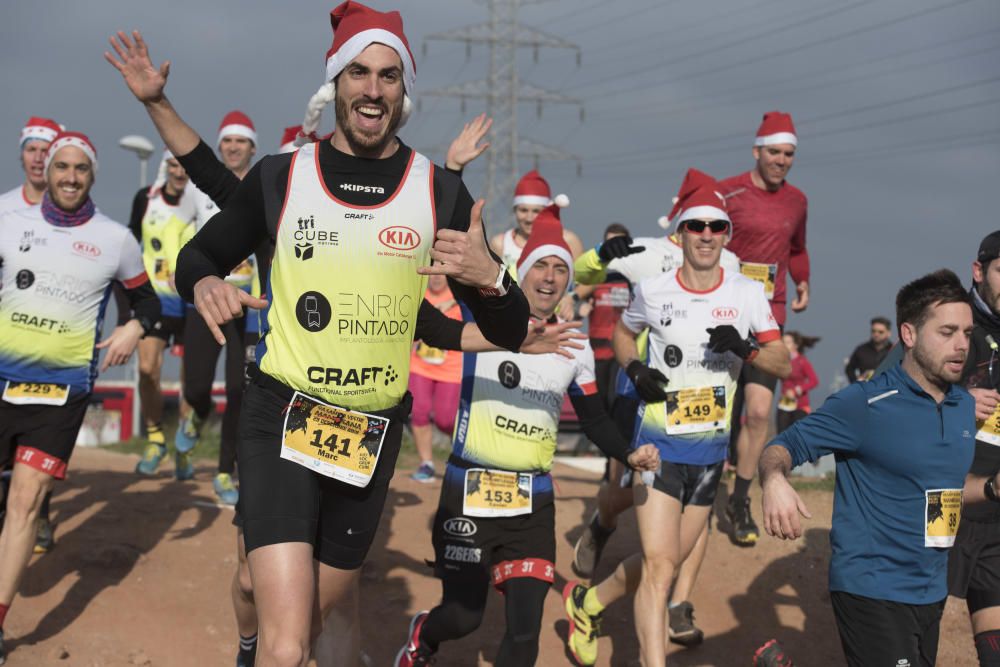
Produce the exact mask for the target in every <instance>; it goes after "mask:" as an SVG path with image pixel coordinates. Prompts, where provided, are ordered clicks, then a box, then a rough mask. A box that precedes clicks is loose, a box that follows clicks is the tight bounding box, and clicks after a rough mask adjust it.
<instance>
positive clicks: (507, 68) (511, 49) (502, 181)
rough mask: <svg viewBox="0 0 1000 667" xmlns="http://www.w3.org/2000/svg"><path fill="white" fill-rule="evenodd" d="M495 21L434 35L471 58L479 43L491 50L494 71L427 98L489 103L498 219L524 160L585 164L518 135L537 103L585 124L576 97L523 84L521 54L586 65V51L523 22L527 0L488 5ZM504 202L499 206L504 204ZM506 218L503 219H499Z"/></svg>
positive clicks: (489, 188) (490, 190)
mask: <svg viewBox="0 0 1000 667" xmlns="http://www.w3.org/2000/svg"><path fill="white" fill-rule="evenodd" d="M486 4H487V6H488V9H489V20H488V21H486V22H484V23H478V24H475V25H470V26H465V27H463V28H457V29H455V30H448V31H445V32H439V33H435V34H433V35H428V36H427V37H426V39H425V41H424V45H423V46H424V51H425V52H426V49H427V41H428V40H440V41H451V42H464V43H465V50H466V57H467V58H468V57H470V55H471V50H472V45H473V44H485V45H487V46H488V47H489V72H488V74H487V76H486V78H485V79H480V80H478V81H470V82H466V83H458V84H454V85H451V86H445V87H443V88H437V89H435V90H430V91H427V92H425V93H423V94H424V95H428V96H431V97H452V98H458V99H460V100H461V102H462V110H463V111H464V110H465V102H466V100H469V99H479V100H485V102H486V113H487V115H488V116H490V117H491V118H493V127H492V128H491V129H490V137H489V140H490V144H491V145H490V149H489V150H488V151H487V152H486V155H485V157H486V200H487V202H488V205H489V207H490V208H491V209H492V210H493V213H494V214H498V213H500V212H501V211H507V210H509V209H507V206H506V203H505V202H508V201H510V198H511V197H512V196H513V192H514V186H515V185H516V184H517V180H518V178H519V177H520V171H519V168H518V160H519V158H521V157H531V158H532V160H533V162H534V165H535V166H536V167H537V165H538V162H539V160H542V159H545V160H575V161H576V162H577V168H578V169H579V164H580V159H579V157H577V156H576V155H572V154H570V153H567V152H565V151H563V150H561V149H559V148H556V147H554V146H548V145H546V144H544V143H542V142H539V141H535V140H532V139H527V138H524V137H521V136H520V135H519V133H518V127H517V118H518V113H517V112H518V107H519V105H520V104H522V103H525V102H528V103H530V102H534V103H535V106H536V110H537V111H536V113H537V114H538V116H541V113H542V107H543V106H544V104H545V103H561V104H575V105H577V106H578V107H579V109H580V120H581V122H582V121H583V106H582V104H581V103H580V101H579V100H578V99H576V98H572V97H567V96H566V95H561V94H559V93H557V92H554V91H550V90H546V89H544V88H540V87H538V86H534V85H532V84H530V83H525V82H523V81H521V80H520V79H519V77H518V73H517V54H518V49H519V48H523V47H531V48H532V49H533V50H534V56H535V59H536V61H537V59H538V52H539V49H541V48H542V47H550V48H560V49H571V50H573V51H575V52H576V61H577V66H579V65H580V48H579V47H578V46H577V45H576V44H573V43H572V42H568V41H566V40H564V39H561V38H559V37H556V36H554V35H550V34H547V33H544V32H542V31H540V30H536V29H535V28H532V27H530V26H526V25H524V24H521V23H518V21H517V11H518V8H519V7H520V6H521V5H524V4H528V2H525V0H486ZM498 202H499V204H498ZM503 217H505V216H504V215H500V216H498V217H496V218H494V219H497V220H499V219H501V218H503Z"/></svg>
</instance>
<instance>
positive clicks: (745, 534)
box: [726, 497, 760, 547]
mask: <svg viewBox="0 0 1000 667" xmlns="http://www.w3.org/2000/svg"><path fill="white" fill-rule="evenodd" d="M726 518H727V519H729V523H731V524H732V526H733V532H732V534H731V537H732V539H733V542H735V543H736V544H738V545H740V546H742V547H752V546H754V545H755V544H757V540H759V539H760V529H759V528H757V524H756V523H754V521H753V516H751V514H750V499H749V498H736V497H732V498H730V499H729V504H728V505H726Z"/></svg>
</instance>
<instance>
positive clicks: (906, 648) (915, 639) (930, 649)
mask: <svg viewBox="0 0 1000 667" xmlns="http://www.w3.org/2000/svg"><path fill="white" fill-rule="evenodd" d="M830 603H831V604H832V605H833V615H834V616H835V617H836V619H837V629H838V630H840V642H841V644H842V645H843V647H844V656H845V657H846V658H847V664H848V665H849V666H850V667H867V666H868V665H892V666H893V667H895V666H896V665H900V666H902V665H906V666H907V667H918V666H921V667H922V666H925V665H933V664H934V661H935V660H936V658H937V647H938V634H939V632H940V629H941V614H942V613H943V612H944V603H945V601H944V600H941V601H940V602H935V603H933V604H904V603H902V602H890V601H888V600H876V599H873V598H866V597H862V596H860V595H853V594H851V593H845V592H844V591H830Z"/></svg>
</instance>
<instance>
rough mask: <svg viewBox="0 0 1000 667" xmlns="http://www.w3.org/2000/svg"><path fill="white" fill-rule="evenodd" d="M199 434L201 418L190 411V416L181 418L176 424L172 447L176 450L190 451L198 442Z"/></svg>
mask: <svg viewBox="0 0 1000 667" xmlns="http://www.w3.org/2000/svg"><path fill="white" fill-rule="evenodd" d="M200 435H201V420H200V419H199V418H198V415H196V414H194V412H193V411H192V413H191V416H190V417H188V418H187V419H182V420H181V422H180V424H178V425H177V435H175V436H174V447H175V448H176V449H177V451H178V452H190V451H191V450H192V449H194V447H195V445H197V444H198V437H199V436H200Z"/></svg>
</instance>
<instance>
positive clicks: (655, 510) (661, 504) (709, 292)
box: [564, 181, 790, 666]
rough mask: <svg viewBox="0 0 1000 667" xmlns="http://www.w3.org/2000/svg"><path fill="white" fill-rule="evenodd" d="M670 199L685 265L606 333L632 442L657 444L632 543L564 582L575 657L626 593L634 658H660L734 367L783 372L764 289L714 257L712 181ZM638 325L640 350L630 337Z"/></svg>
mask: <svg viewBox="0 0 1000 667" xmlns="http://www.w3.org/2000/svg"><path fill="white" fill-rule="evenodd" d="M677 207H678V210H679V215H678V235H679V236H680V239H681V246H682V248H683V250H684V263H683V264H682V265H681V267H680V268H679V269H676V270H673V271H668V272H667V273H663V274H661V275H659V276H656V277H654V278H650V279H648V280H644V281H642V282H640V283H639V285H638V286H637V287H636V290H635V298H634V299H633V301H632V303H631V304H630V305H629V307H628V309H626V311H625V312H624V313H623V314H622V319H621V320H620V321H619V323H618V327H617V328H616V330H615V333H614V339H613V344H614V347H615V356H616V357H617V359H618V362H619V363H620V364H621V365H622V367H623V368H625V370H626V373H627V374H628V376H629V378H630V379H631V380H632V382H633V384H634V385H635V387H636V390H637V392H638V394H639V396H640V398H641V399H642V400H643V402H642V403H641V404H640V406H639V414H638V417H637V426H636V433H635V436H634V438H633V442H653V443H654V444H656V445H657V447H658V448H659V450H660V455H661V457H662V458H663V467H662V468H661V470H660V474H659V476H657V477H655V478H653V477H652V476H651V475H649V476H645V475H644V476H643V478H642V479H640V478H639V477H635V478H634V479H633V480H632V482H633V484H632V486H633V491H634V493H635V505H636V515H637V518H638V524H639V534H640V537H641V542H642V547H643V551H642V553H641V554H635V555H634V556H632V557H630V558H629V559H627V560H626V561H625V562H623V563H622V564H620V565H619V566H618V568H617V570H616V571H615V572H614V574H612V576H610V577H609V578H607V579H605V580H604V581H602V582H600V583H599V584H598V585H597V586H594V587H593V588H590V589H587V588H585V587H583V586H580V585H578V584H575V583H574V582H570V583H569V584H567V586H566V589H565V591H564V597H565V600H566V611H567V613H568V614H569V616H570V620H571V623H572V631H571V632H570V635H569V646H570V650H571V652H572V653H573V655H574V656H575V657H576V659H577V661H578V662H579V663H580V664H585V665H592V664H594V662H595V661H596V659H597V640H596V636H595V634H596V633H595V631H594V630H595V626H596V618H597V617H598V616H599V615H600V613H601V611H603V609H604V607H605V606H606V605H608V604H610V603H611V602H612V601H614V600H616V599H618V598H620V597H622V596H624V595H626V594H627V593H629V592H632V591H636V597H635V621H636V630H637V633H638V635H639V645H640V655H641V658H642V661H643V664H644V665H649V666H655V665H663V664H664V653H663V647H664V621H665V613H664V612H665V611H666V602H667V600H666V593H667V591H669V590H670V585H671V581H672V579H673V575H674V572H675V571H676V569H677V568H678V567H679V566H680V564H681V563H682V562H683V560H684V559H685V558H686V557H687V555H688V553H690V551H691V550H692V548H693V547H694V544H695V542H696V540H697V539H698V537H699V536H700V535H701V534H702V532H703V530H704V528H705V524H706V522H707V520H708V516H709V513H710V512H711V507H712V503H713V501H714V499H715V492H716V488H717V487H718V482H719V478H720V476H721V474H722V466H723V462H724V461H725V457H726V447H727V444H728V442H729V425H730V419H731V417H732V396H733V394H734V392H735V390H736V381H737V378H738V377H739V374H740V371H741V369H742V368H743V365H744V363H750V364H753V366H754V367H755V368H762V369H764V370H766V371H768V372H770V373H774V374H776V375H779V376H785V375H787V374H788V372H789V371H790V364H789V361H788V351H787V350H786V349H785V346H784V345H783V344H782V343H781V335H780V332H779V330H778V325H777V323H776V322H775V321H774V318H773V316H772V315H771V310H770V306H769V305H768V303H767V298H766V297H765V295H764V290H763V287H762V286H761V285H760V284H759V283H755V282H753V281H752V280H750V279H748V278H745V277H744V276H742V275H740V274H739V273H732V272H727V271H726V270H725V269H723V268H722V267H721V266H720V258H721V254H722V249H723V246H724V245H725V243H726V242H727V240H728V238H729V235H730V233H731V230H732V223H731V222H730V220H729V216H728V214H727V212H726V206H725V200H724V199H723V198H722V196H721V195H720V194H719V193H718V192H717V186H716V184H715V182H714V181H712V182H703V183H702V184H701V185H700V186H698V187H695V188H693V189H691V190H689V191H685V189H684V188H682V194H681V197H680V200H679V201H678V203H677ZM647 328H648V329H649V344H648V347H647V349H646V350H645V352H643V353H640V352H639V349H638V346H637V344H636V339H637V338H638V336H639V334H640V332H642V331H643V330H644V329H647Z"/></svg>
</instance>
